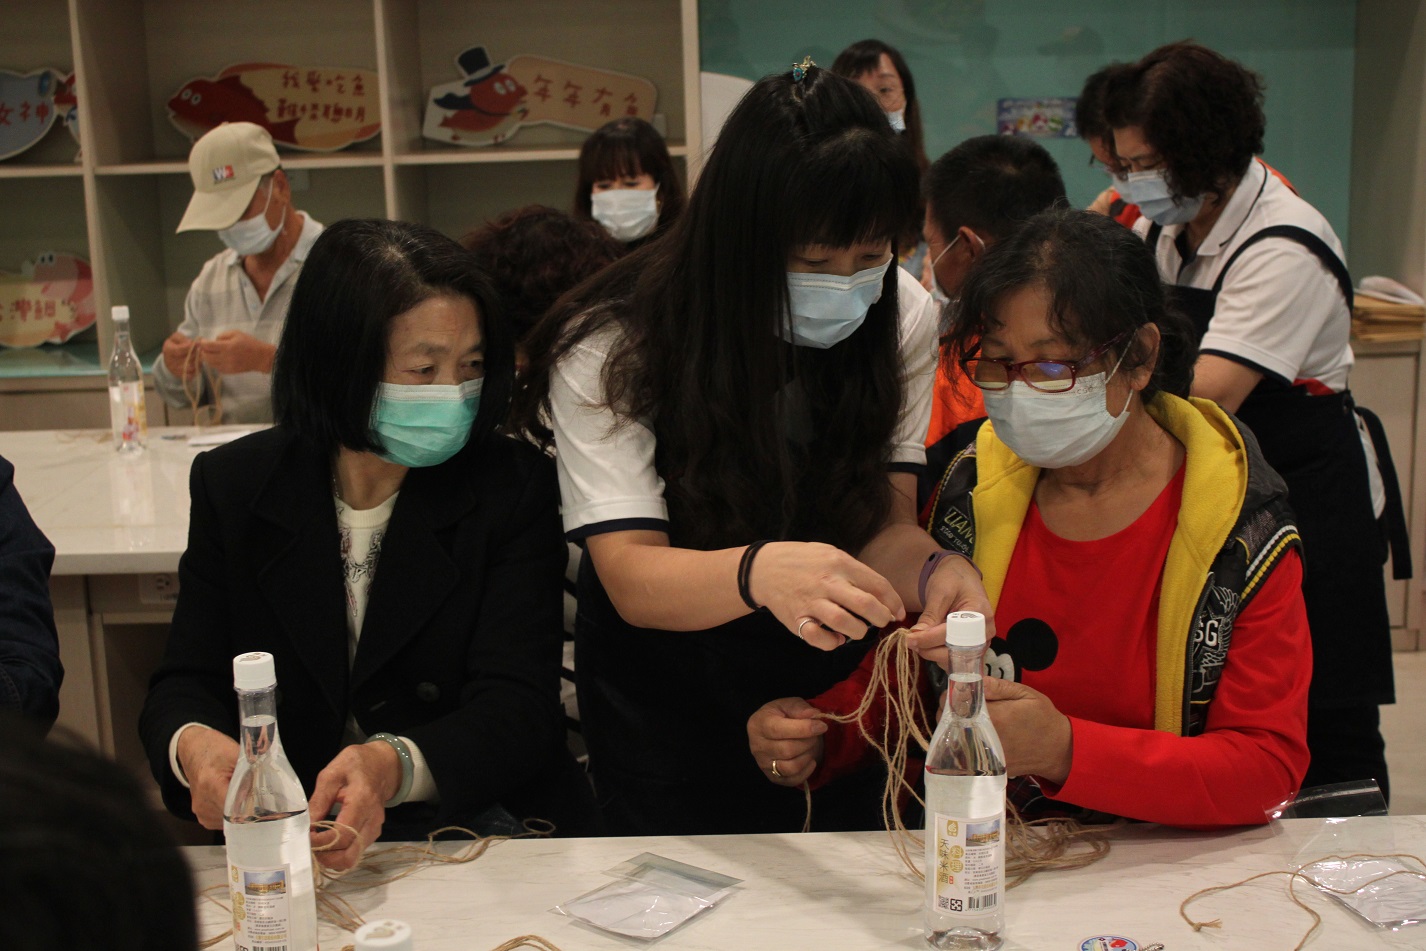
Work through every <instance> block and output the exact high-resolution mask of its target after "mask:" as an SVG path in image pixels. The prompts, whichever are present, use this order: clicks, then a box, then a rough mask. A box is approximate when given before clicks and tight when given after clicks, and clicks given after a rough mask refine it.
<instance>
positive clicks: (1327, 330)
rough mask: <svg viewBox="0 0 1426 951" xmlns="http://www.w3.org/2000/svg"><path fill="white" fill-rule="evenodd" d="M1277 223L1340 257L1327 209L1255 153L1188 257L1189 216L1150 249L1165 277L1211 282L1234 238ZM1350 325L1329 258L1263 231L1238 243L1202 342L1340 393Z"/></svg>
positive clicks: (1204, 347)
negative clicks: (1253, 240)
mask: <svg viewBox="0 0 1426 951" xmlns="http://www.w3.org/2000/svg"><path fill="white" fill-rule="evenodd" d="M1152 224H1153V222H1151V221H1149V220H1148V219H1147V218H1141V219H1140V220H1139V221H1138V222H1136V223H1135V224H1134V231H1135V232H1136V233H1138V234H1139V235H1141V236H1142V235H1145V234H1147V233H1148V231H1149V228H1150V227H1151V226H1152ZM1274 225H1295V226H1296V227H1299V228H1302V229H1304V230H1305V231H1309V232H1311V233H1312V234H1314V235H1316V236H1317V237H1319V238H1321V239H1322V240H1323V241H1324V242H1325V243H1326V245H1327V247H1329V248H1331V249H1332V251H1333V252H1334V253H1335V254H1336V255H1337V256H1338V257H1339V258H1343V260H1344V261H1345V257H1344V256H1343V254H1342V243H1341V242H1340V241H1338V240H1337V235H1336V233H1334V232H1333V231H1332V226H1331V225H1329V224H1328V223H1327V219H1326V218H1324V217H1322V215H1321V213H1320V212H1318V211H1317V209H1316V208H1313V207H1312V206H1311V205H1310V204H1308V203H1307V202H1306V201H1304V200H1303V199H1302V198H1300V197H1299V196H1297V195H1296V194H1294V193H1293V191H1292V189H1290V188H1288V187H1287V186H1286V185H1284V184H1283V183H1282V181H1281V180H1279V179H1278V177H1277V176H1276V175H1273V174H1271V173H1270V172H1269V171H1268V169H1267V168H1266V166H1264V165H1263V163H1262V162H1252V163H1251V164H1250V165H1249V168H1248V172H1247V174H1246V175H1244V176H1243V179H1242V181H1240V182H1239V183H1238V188H1237V190H1235V191H1234V192H1233V195H1232V197H1231V198H1229V199H1228V203H1227V205H1225V206H1224V208H1223V213H1222V214H1221V215H1219V217H1218V221H1217V223H1216V224H1214V226H1213V229H1212V230H1211V231H1210V232H1209V233H1208V237H1207V238H1205V239H1204V241H1203V244H1202V245H1200V246H1199V248H1198V252H1197V255H1196V256H1195V257H1194V258H1193V259H1192V260H1191V261H1188V262H1185V261H1184V259H1183V257H1182V256H1181V255H1180V254H1179V249H1178V246H1177V243H1176V239H1177V238H1178V236H1179V235H1180V234H1181V233H1182V232H1183V230H1184V228H1185V227H1187V226H1186V225H1169V226H1167V227H1165V228H1164V229H1163V234H1162V235H1160V236H1159V243H1158V247H1156V248H1154V249H1153V251H1154V253H1155V256H1156V258H1157V260H1158V265H1159V275H1160V276H1161V277H1162V278H1163V279H1164V281H1166V282H1167V283H1169V284H1178V285H1181V286H1184V287H1197V288H1202V289H1204V290H1211V289H1212V288H1213V285H1214V283H1215V282H1216V281H1217V280H1218V274H1219V272H1220V271H1221V270H1222V269H1223V267H1224V265H1225V264H1226V263H1227V262H1228V260H1229V259H1230V258H1231V257H1232V256H1233V253H1234V252H1235V251H1237V250H1238V247H1239V246H1240V245H1241V244H1242V243H1243V242H1244V241H1246V240H1247V239H1248V238H1250V237H1252V236H1253V235H1255V234H1257V233H1258V232H1259V231H1262V230H1263V229H1264V228H1269V227H1272V226H1274ZM1351 333H1352V315H1351V312H1350V311H1349V310H1348V309H1347V302H1346V300H1344V299H1343V297H1342V291H1341V287H1340V285H1338V283H1337V279H1336V278H1335V277H1333V275H1332V272H1331V271H1329V270H1328V269H1327V267H1326V265H1324V264H1323V263H1322V261H1321V260H1320V259H1319V258H1318V257H1317V256H1316V255H1315V254H1313V253H1312V252H1311V251H1309V250H1308V249H1307V248H1306V247H1304V246H1303V245H1301V244H1299V243H1298V242H1296V241H1293V240H1291V239H1288V238H1265V239H1264V240H1262V241H1259V242H1258V243H1257V244H1254V245H1253V246H1252V247H1250V248H1248V249H1247V250H1246V251H1244V252H1243V256H1242V257H1240V258H1238V260H1237V261H1236V262H1235V263H1234V265H1233V268H1232V270H1230V271H1229V272H1228V274H1227V276H1226V277H1225V279H1224V281H1223V289H1222V291H1221V292H1220V293H1219V295H1218V306H1217V310H1216V311H1215V313H1214V315H1213V320H1212V321H1211V322H1210V323H1209V325H1208V332H1207V334H1205V335H1204V337H1203V341H1202V343H1201V344H1199V350H1200V352H1201V353H1204V354H1215V355H1217V356H1221V357H1225V358H1227V359H1229V360H1233V361H1234V362H1236V363H1241V364H1243V365H1245V366H1248V367H1251V368H1252V369H1254V370H1257V371H1259V372H1260V373H1262V374H1263V375H1264V376H1266V377H1269V378H1271V379H1275V380H1277V381H1279V382H1283V383H1289V384H1291V383H1307V384H1309V386H1311V384H1312V383H1313V382H1314V381H1315V382H1316V383H1317V384H1320V385H1321V386H1322V387H1324V388H1325V389H1327V390H1330V391H1332V392H1334V393H1340V392H1341V391H1343V390H1345V389H1346V388H1347V375H1348V373H1349V372H1350V370H1351V368H1352V362H1353V356H1352V346H1351V342H1350V337H1351ZM1314 388H1315V387H1314Z"/></svg>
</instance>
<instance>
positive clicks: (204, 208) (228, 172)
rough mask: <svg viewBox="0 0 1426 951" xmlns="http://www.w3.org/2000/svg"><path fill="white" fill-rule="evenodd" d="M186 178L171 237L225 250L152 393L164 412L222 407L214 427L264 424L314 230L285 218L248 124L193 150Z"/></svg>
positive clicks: (173, 340)
mask: <svg viewBox="0 0 1426 951" xmlns="http://www.w3.org/2000/svg"><path fill="white" fill-rule="evenodd" d="M188 173H189V175H190V176H192V178H193V198H192V199H191V200H190V201H189V203H188V210H187V211H186V212H185V213H184V215H183V220H182V221H181V222H179V225H178V230H179V231H180V232H182V231H216V232H217V233H218V237H219V238H220V239H221V240H222V242H223V243H224V244H225V245H227V246H228V247H227V250H225V251H223V252H221V253H219V254H218V255H216V256H215V257H213V258H211V259H209V261H208V263H206V264H204V265H203V270H202V271H201V272H200V273H199V275H198V279H197V280H195V281H194V282H193V286H192V287H190V288H189V290H188V299H187V300H186V301H185V302H184V305H183V323H182V324H181V325H179V328H178V330H177V331H175V332H174V333H173V334H172V335H171V336H170V337H169V338H168V339H167V340H165V341H164V344H163V359H162V360H159V361H158V362H157V363H155V364H154V384H155V385H156V386H157V388H158V391H159V393H160V394H161V395H162V396H163V398H164V400H166V401H167V402H168V404H169V405H170V406H174V407H178V408H186V407H188V406H189V405H191V404H192V403H193V402H195V401H196V402H197V403H198V404H199V405H207V404H214V403H218V402H221V405H222V418H221V422H225V423H247V422H271V420H272V396H271V390H272V386H271V380H272V360H273V356H274V355H275V354H276V353H277V341H278V338H279V337H280V336H281V335H282V325H283V322H284V321H285V320H286V318H287V305H288V304H289V303H291V301H292V289H293V288H294V287H295V286H296V284H297V274H298V272H299V271H300V270H301V267H302V262H303V261H305V260H306V259H307V252H308V250H309V249H310V248H311V247H312V242H314V241H316V240H317V236H318V235H319V234H321V233H322V226H321V225H320V224H319V223H317V222H316V221H314V220H312V218H310V217H309V216H308V215H307V214H306V212H300V211H297V210H296V209H295V208H293V206H292V188H291V186H290V184H289V183H288V181H287V175H286V173H284V172H283V171H282V169H281V167H280V163H279V162H278V158H277V149H276V148H274V147H273V144H272V137H271V136H270V135H268V134H267V131H266V130H265V129H263V128H262V127H261V126H258V125H254V124H253V123H251V122H225V123H223V124H222V125H220V126H218V127H217V128H215V129H213V130H212V131H210V132H208V133H207V134H206V135H204V136H203V137H202V138H201V139H199V140H198V141H197V142H195V143H193V150H192V151H191V152H190V153H189V155H188ZM215 389H218V390H220V392H215Z"/></svg>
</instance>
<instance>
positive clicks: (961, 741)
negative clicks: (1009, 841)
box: [926, 611, 1008, 951]
mask: <svg viewBox="0 0 1426 951" xmlns="http://www.w3.org/2000/svg"><path fill="white" fill-rule="evenodd" d="M946 647H947V649H948V651H949V653H950V661H951V662H950V670H951V673H950V688H949V689H950V696H949V697H948V698H947V703H946V712H945V715H943V716H942V717H941V722H940V723H939V724H938V725H937V726H936V732H935V734H934V735H933V736H932V737H931V747H930V749H929V750H928V751H927V753H926V941H927V943H928V944H930V945H931V947H933V948H967V949H969V948H975V949H983V951H990V949H994V948H999V947H1000V946H1001V944H1002V943H1003V942H1004V933H1005V837H1006V834H1007V832H1008V830H1007V828H1006V825H1005V753H1004V752H1003V751H1002V749H1001V746H1000V738H999V737H998V736H996V735H995V727H994V726H993V725H992V724H991V722H990V715H989V713H987V712H986V709H985V694H984V687H983V684H982V681H981V664H982V661H983V658H984V655H985V617H984V615H981V614H977V613H975V612H973V611H959V612H956V613H953V614H951V615H949V616H947V618H946Z"/></svg>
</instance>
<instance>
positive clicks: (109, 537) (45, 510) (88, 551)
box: [0, 427, 251, 575]
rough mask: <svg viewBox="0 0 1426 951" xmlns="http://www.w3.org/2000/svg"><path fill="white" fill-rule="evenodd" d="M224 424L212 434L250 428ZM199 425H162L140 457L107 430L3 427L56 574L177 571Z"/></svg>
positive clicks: (2, 449) (3, 446) (6, 451)
mask: <svg viewBox="0 0 1426 951" xmlns="http://www.w3.org/2000/svg"><path fill="white" fill-rule="evenodd" d="M250 429H251V427H217V428H216V429H213V430H208V431H207V432H209V433H217V432H223V431H241V432H247V431H249V430H250ZM197 434H198V430H196V429H192V428H155V429H150V430H149V434H148V447H147V449H146V450H145V451H144V453H143V454H142V455H140V456H138V457H137V458H125V457H120V456H119V455H118V453H116V452H115V451H114V448H113V443H112V442H111V441H110V436H109V432H108V430H97V429H88V430H59V431H40V432H0V456H4V457H5V458H6V459H8V460H9V461H10V462H11V464H13V465H14V467H15V486H16V488H17V489H19V492H20V496H21V498H23V499H24V501H25V507H26V508H28V509H29V511H30V516H31V517H32V518H33V519H34V520H35V524H37V525H38V526H39V527H40V529H41V530H42V531H43V532H44V533H45V535H46V536H47V537H48V538H49V540H50V543H51V544H53V545H54V547H55V563H54V571H53V573H54V574H56V575H102V574H136V573H143V572H165V571H177V570H178V559H179V556H180V555H182V554H183V550H184V549H185V548H186V547H187V545H188V502H189V499H188V469H189V467H190V466H191V465H192V464H193V459H194V457H195V456H197V455H198V453H199V452H200V451H202V450H201V448H197V447H194V446H190V445H189V444H188V439H189V438H190V437H192V436H195V435H197Z"/></svg>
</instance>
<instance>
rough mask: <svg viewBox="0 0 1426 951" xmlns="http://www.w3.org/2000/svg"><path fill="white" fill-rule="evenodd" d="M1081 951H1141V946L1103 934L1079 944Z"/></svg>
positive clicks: (1129, 940)
mask: <svg viewBox="0 0 1426 951" xmlns="http://www.w3.org/2000/svg"><path fill="white" fill-rule="evenodd" d="M1160 947H1162V945H1161V946H1160ZM1079 951H1140V945H1139V942H1137V941H1135V940H1134V939H1133V938H1123V937H1120V936H1119V935H1112V934H1103V935H1095V936H1094V937H1092V938H1085V939H1084V940H1083V941H1081V942H1080V943H1079Z"/></svg>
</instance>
